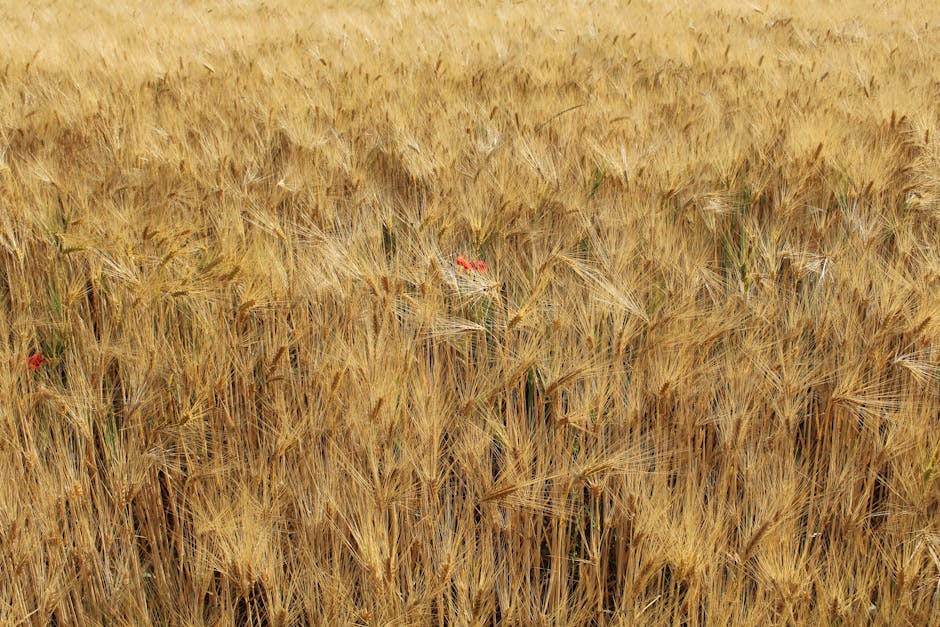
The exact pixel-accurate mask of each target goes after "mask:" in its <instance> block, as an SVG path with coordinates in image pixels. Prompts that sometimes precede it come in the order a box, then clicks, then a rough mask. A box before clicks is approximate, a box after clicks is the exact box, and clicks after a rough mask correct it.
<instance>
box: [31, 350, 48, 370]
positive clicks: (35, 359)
mask: <svg viewBox="0 0 940 627" xmlns="http://www.w3.org/2000/svg"><path fill="white" fill-rule="evenodd" d="M47 363H49V360H48V359H46V358H45V357H43V356H42V353H33V354H32V355H30V357H29V359H27V360H26V364H27V366H29V369H30V370H33V371H35V370H39V367H40V366H41V365H43V364H47Z"/></svg>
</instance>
